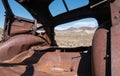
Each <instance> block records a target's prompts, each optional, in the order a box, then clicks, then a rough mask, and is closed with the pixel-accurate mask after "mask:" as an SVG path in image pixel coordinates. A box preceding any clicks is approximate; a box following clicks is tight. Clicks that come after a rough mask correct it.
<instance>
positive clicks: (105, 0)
mask: <svg viewBox="0 0 120 76" xmlns="http://www.w3.org/2000/svg"><path fill="white" fill-rule="evenodd" d="M107 1H108V0H102V1H100V2H98V3H96V4H94V5H91V6H90V8H94V7H96V6H98V5H100V4H103V3H105V2H107Z"/></svg>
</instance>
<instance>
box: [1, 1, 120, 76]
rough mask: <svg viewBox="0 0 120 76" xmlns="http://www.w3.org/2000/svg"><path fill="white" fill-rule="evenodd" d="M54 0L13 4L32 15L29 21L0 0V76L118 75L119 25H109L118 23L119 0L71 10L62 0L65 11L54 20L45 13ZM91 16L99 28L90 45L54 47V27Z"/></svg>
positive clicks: (91, 2)
mask: <svg viewBox="0 0 120 76" xmlns="http://www.w3.org/2000/svg"><path fill="white" fill-rule="evenodd" d="M53 1H54V0H16V2H17V3H19V4H20V5H22V6H23V7H24V8H25V9H27V10H28V11H29V13H30V14H31V15H32V16H33V18H34V20H30V19H26V18H22V17H19V16H16V15H15V14H14V13H13V12H12V10H11V8H10V6H9V2H8V0H2V2H3V5H4V8H5V10H6V12H5V23H4V30H3V39H2V40H1V41H0V76H120V73H119V69H118V68H120V65H119V62H120V59H119V56H120V55H119V53H117V54H116V52H119V44H120V42H118V41H119V39H120V38H119V36H120V35H118V32H117V30H119V26H113V25H119V20H120V17H119V16H120V11H119V12H118V9H119V7H118V6H119V4H120V0H116V1H114V0H89V4H88V5H86V6H83V7H81V8H77V9H74V10H71V11H69V9H68V8H67V6H66V4H65V1H64V0H62V1H63V3H64V5H65V6H66V7H65V8H66V9H67V12H65V13H62V14H59V15H56V16H52V15H51V13H50V11H49V9H48V6H49V5H50V4H51V3H52V2H53ZM111 12H112V13H111ZM111 14H112V16H111ZM89 17H92V18H95V19H96V20H97V21H98V25H99V26H98V29H97V30H96V32H95V34H94V37H93V42H92V45H91V46H79V47H60V46H58V45H57V42H56V40H55V31H54V29H55V27H56V26H57V25H59V24H63V23H67V22H71V21H74V20H78V19H83V18H89ZM118 17H119V18H118ZM111 26H113V27H112V28H111ZM37 30H42V31H44V32H41V33H39V32H37ZM111 37H112V40H111ZM116 39H118V40H117V41H116ZM116 44H117V45H116ZM111 47H112V49H111ZM112 50H114V51H116V52H113V51H112ZM86 51H87V52H86ZM111 54H112V55H111ZM114 58H115V60H114ZM117 58H118V59H117Z"/></svg>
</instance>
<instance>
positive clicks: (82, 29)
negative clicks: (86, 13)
mask: <svg viewBox="0 0 120 76" xmlns="http://www.w3.org/2000/svg"><path fill="white" fill-rule="evenodd" d="M96 28H97V27H95V28H93V27H80V28H75V27H70V28H68V29H66V30H55V31H56V32H57V33H60V32H61V33H63V32H64V33H65V32H66V33H67V32H79V33H86V34H90V33H94V32H95V30H96Z"/></svg>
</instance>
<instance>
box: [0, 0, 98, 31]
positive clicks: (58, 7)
mask: <svg viewBox="0 0 120 76" xmlns="http://www.w3.org/2000/svg"><path fill="white" fill-rule="evenodd" d="M8 1H9V3H10V6H11V8H12V11H13V13H14V14H15V15H16V16H20V17H25V18H28V19H33V17H32V16H31V15H30V14H29V13H28V11H26V9H24V8H23V7H22V6H20V5H19V4H18V3H16V2H15V1H14V0H8ZM65 2H66V3H67V6H68V9H69V11H71V10H74V9H76V8H80V7H82V6H85V5H87V4H89V1H88V0H65ZM48 8H49V9H50V12H51V14H52V15H53V16H56V15H58V14H61V13H64V12H67V10H66V9H65V6H64V4H63V2H62V0H54V1H53V2H52V3H51V4H50V6H49V7H48ZM4 12H5V10H4V8H3V5H2V2H1V0H0V28H3V25H4V15H5V13H4ZM97 25H98V24H97V21H96V19H94V18H86V19H82V20H77V21H74V22H70V23H66V24H62V25H60V26H59V27H56V29H60V30H64V29H67V28H69V26H71V27H77V28H79V27H82V26H88V27H96V26H97Z"/></svg>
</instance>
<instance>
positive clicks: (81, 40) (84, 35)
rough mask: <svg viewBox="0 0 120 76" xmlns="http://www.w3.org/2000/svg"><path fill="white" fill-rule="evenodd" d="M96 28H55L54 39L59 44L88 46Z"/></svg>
mask: <svg viewBox="0 0 120 76" xmlns="http://www.w3.org/2000/svg"><path fill="white" fill-rule="evenodd" d="M95 30H96V28H91V27H82V28H73V27H72V28H69V29H67V30H55V33H56V36H55V39H56V41H57V44H58V45H59V46H67V47H78V46H90V45H91V44H92V39H93V35H94V32H95Z"/></svg>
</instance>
